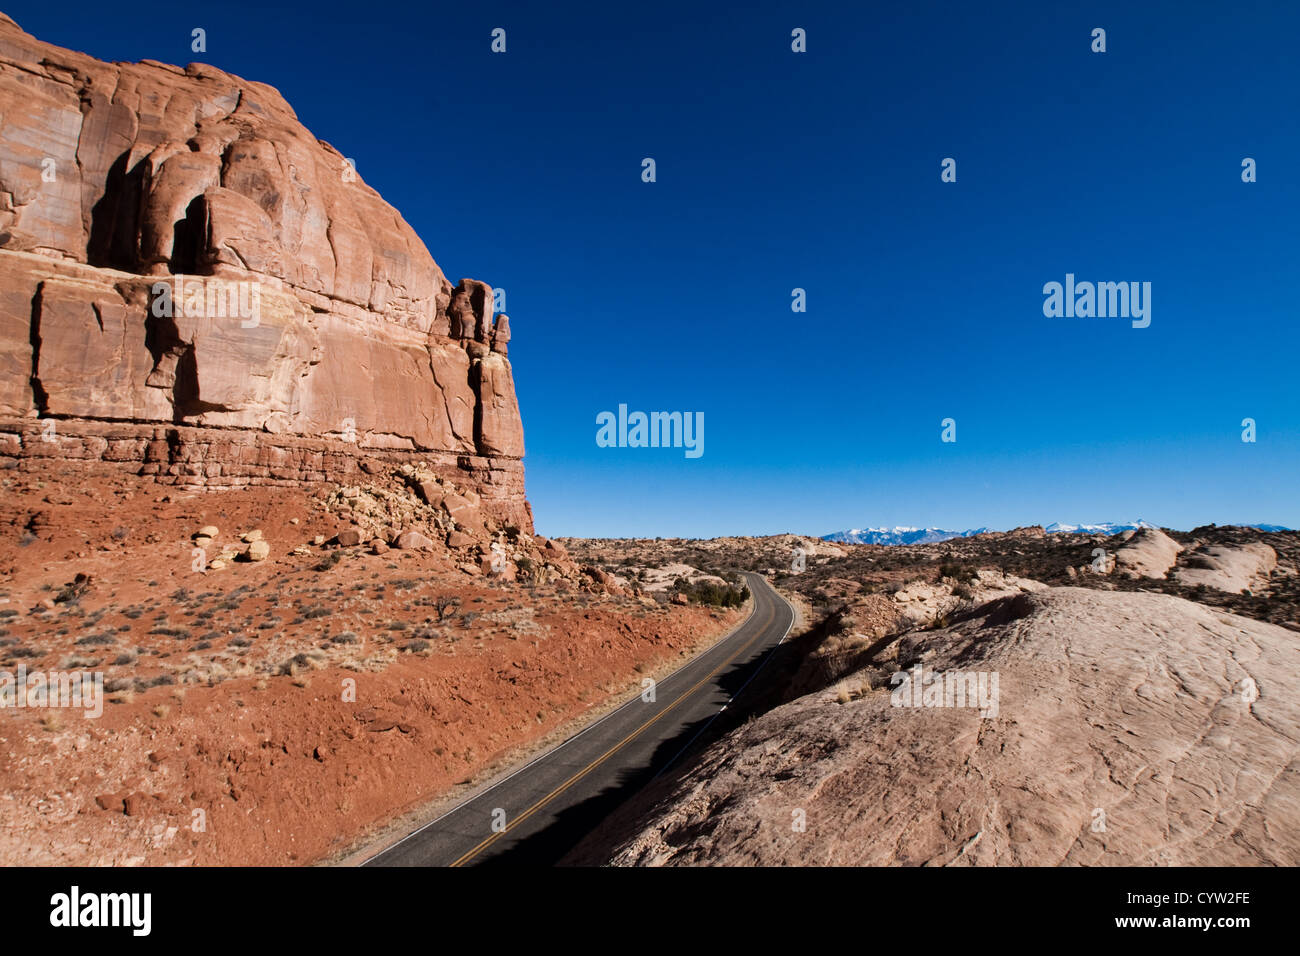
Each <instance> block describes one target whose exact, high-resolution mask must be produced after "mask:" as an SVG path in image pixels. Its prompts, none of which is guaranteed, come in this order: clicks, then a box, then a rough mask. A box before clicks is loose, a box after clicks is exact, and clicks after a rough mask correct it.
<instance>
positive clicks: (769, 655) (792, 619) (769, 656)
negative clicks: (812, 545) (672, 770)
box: [647, 582, 795, 786]
mask: <svg viewBox="0 0 1300 956" xmlns="http://www.w3.org/2000/svg"><path fill="white" fill-rule="evenodd" d="M764 583H766V582H764ZM768 586H769V587H771V585H768ZM772 593H773V594H775V595H776V596H777V598H778V599H779V600H780V601H781V603H782V604H784V605H785V606H786V607H788V608H790V623H789V624H787V625H786V628H785V633H784V634H782V635H781V639H780V640H779V641H777V642H776V643H775V644H773V645H772V649H771V650H770V651H768V652H767V656H766V657H764V658H763V660H762V663H760V664H759V665H758V667H757V668H755V669H754V673H752V674H750V675H749V678H748V679H747V680H746V681H745V683H743V684H741V685H740V688H739V689H738V690H737V691H736V692H735V693H734V694H732V695H731V698H730V699H729V700H728V701H727V702H726V703H725V704H723V705H722V710H719V711H718V712H717V713H716V714H714V715H713V716H712V717H710V718H709V721H708V723H706V724H705V725H704V726H703V727H701V728H700V729H699V730H697V731H696V732H695V736H694V737H692V738H691V739H690V740H688V741H687V742H686V746H685V747H683V748H682V749H681V750H679V751H677V753H675V754H674V755H673V759H672V760H669V761H668V762H667V763H666V764H664V765H663V766H662V767H660V768H659V772H658V773H656V774H655V775H654V776H653V777H651V778H650V783H654V782H655V781H656V780H658V779H659V778H660V777H661V776H663V774H664V772H665V771H666V770H667V769H668V768H669V767H671V766H672V765H673V764H675V763H676V762H677V758H679V757H680V756H681V755H682V754H684V753H686V751H688V750H690V749H691V747H692V745H694V743H695V741H696V740H698V739H699V736H700V734H702V733H704V732H705V731H706V730H708V729H709V727H710V726H712V724H713V722H714V721H715V720H717V719H718V718H719V717H721V716H722V711H723V710H726V709H727V708H728V707H730V706H731V705H732V703H733V702H734V701H735V700H736V698H737V697H739V696H740V695H741V694H742V693H744V690H745V688H746V687H748V686H749V682H750V681H752V680H753V679H754V678H755V677H757V676H758V675H759V673H760V672H761V671H762V670H763V668H764V667H766V666H767V662H768V661H770V660H771V659H772V655H773V654H775V653H776V649H777V648H778V647H780V646H781V645H782V644H784V643H785V639H786V638H787V637H789V636H790V630H791V629H792V628H793V627H794V622H795V613H794V606H793V605H792V604H791V603H790V602H789V601H787V600H786V599H785V598H784V597H782V596H781V592H780V591H778V590H777V589H776V588H772ZM648 785H649V784H647V786H648Z"/></svg>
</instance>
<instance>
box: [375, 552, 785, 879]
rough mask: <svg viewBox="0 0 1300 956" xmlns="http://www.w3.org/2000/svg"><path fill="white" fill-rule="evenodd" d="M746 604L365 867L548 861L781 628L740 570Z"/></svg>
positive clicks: (664, 750) (677, 752) (747, 673)
mask: <svg viewBox="0 0 1300 956" xmlns="http://www.w3.org/2000/svg"><path fill="white" fill-rule="evenodd" d="M745 577H746V579H747V583H748V585H749V590H750V593H751V594H752V595H753V611H752V612H751V614H750V616H749V618H748V619H747V620H746V621H745V622H744V623H743V624H742V625H741V626H740V627H739V628H737V629H736V631H735V632H734V633H732V634H731V635H730V636H728V637H727V638H725V639H724V640H722V641H719V642H718V643H717V644H715V645H714V646H713V647H711V648H709V649H708V650H707V651H705V652H704V653H703V654H700V655H699V656H698V657H696V658H694V659H693V660H691V661H690V662H689V663H687V664H685V665H684V666H683V667H681V668H680V669H679V670H677V671H674V672H673V673H672V674H670V675H669V676H668V677H665V678H664V679H663V680H661V681H659V683H658V685H657V686H656V687H655V688H654V694H653V698H654V699H653V700H647V699H646V697H647V696H649V695H648V694H644V693H643V694H642V695H641V696H638V697H635V698H633V699H632V700H630V701H628V702H627V703H625V704H623V705H622V706H621V707H619V708H617V709H616V710H613V711H611V712H610V713H608V714H606V715H605V716H604V717H602V718H600V719H599V720H597V721H596V722H595V723H593V724H591V725H589V726H588V727H586V728H585V729H584V730H582V731H581V732H579V733H577V734H575V735H574V736H572V737H570V738H569V739H568V740H566V741H564V743H562V744H559V745H558V746H556V747H554V748H552V749H551V750H549V751H547V752H546V753H543V754H542V755H540V756H538V757H536V758H534V759H533V760H531V761H529V762H528V763H526V764H524V765H523V766H522V767H519V768H518V769H516V770H513V771H510V772H507V773H506V774H505V775H504V776H502V777H501V778H500V779H498V780H496V781H494V782H491V783H489V784H487V785H486V786H485V787H484V788H482V789H481V790H479V791H478V792H476V793H475V794H473V795H471V796H469V797H468V798H467V799H466V800H464V801H463V802H462V803H460V804H459V805H457V806H456V807H455V808H454V809H452V810H450V811H448V812H447V813H444V814H443V815H442V816H440V817H438V818H437V819H436V820H433V821H432V822H430V823H427V824H425V825H424V826H422V827H420V828H419V829H417V830H415V831H413V832H412V833H410V834H408V835H407V836H405V837H403V838H402V839H401V840H398V841H397V842H396V843H394V844H393V845H392V846H390V847H388V848H387V849H385V850H383V851H382V852H380V853H378V854H377V855H375V856H374V857H372V858H371V859H369V860H367V861H366V863H365V865H366V866H464V865H472V864H479V863H487V862H500V863H529V864H549V863H554V862H555V861H556V860H558V859H559V858H560V857H561V856H563V854H564V853H565V852H567V851H568V850H569V849H570V848H572V847H573V846H574V845H575V844H577V842H578V841H579V840H581V839H582V837H584V836H585V835H586V834H587V833H589V832H590V831H591V830H592V829H593V828H595V827H596V826H597V825H598V824H599V823H600V822H601V821H602V820H604V819H605V817H607V816H608V815H609V814H610V813H611V812H612V811H613V810H614V809H615V808H616V807H618V806H619V805H620V804H622V803H623V802H624V801H625V800H627V799H628V798H629V797H631V796H632V794H634V793H635V792H636V791H638V790H640V789H641V787H643V786H644V785H645V784H646V783H647V782H649V781H650V780H651V779H652V778H653V777H655V776H656V775H657V774H660V773H662V772H663V771H664V770H666V769H667V768H668V767H669V766H671V765H672V764H673V763H674V762H675V761H676V760H677V759H678V758H680V757H681V756H682V755H683V754H684V753H685V752H686V750H688V749H689V748H690V746H691V745H692V744H693V743H694V742H695V740H696V738H697V737H698V736H699V735H700V734H701V733H702V732H703V731H704V730H705V729H706V728H707V727H708V726H709V724H710V723H712V721H713V720H714V718H716V717H717V716H718V715H719V714H720V713H721V712H722V711H723V709H724V708H725V707H726V706H727V705H728V704H729V703H730V702H731V701H732V700H733V699H734V698H735V697H736V696H737V695H738V694H739V693H740V692H741V691H742V690H743V689H744V688H745V686H747V685H748V683H749V681H750V680H752V679H753V677H754V676H755V674H757V672H758V671H759V670H760V669H761V668H762V666H763V664H764V663H765V662H766V660H767V657H768V655H769V654H770V653H771V652H772V650H773V649H774V648H775V647H776V646H777V645H778V644H780V643H781V642H782V641H784V640H785V638H786V637H787V636H788V635H789V633H790V628H791V626H792V625H793V623H794V611H793V609H792V608H791V607H790V605H789V604H788V603H786V601H785V599H784V598H782V597H781V596H780V595H779V594H777V593H776V592H775V591H774V590H773V589H772V588H771V586H770V585H768V583H767V581H765V580H764V579H763V578H762V577H761V576H760V575H757V574H746V575H745Z"/></svg>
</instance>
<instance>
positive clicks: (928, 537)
mask: <svg viewBox="0 0 1300 956" xmlns="http://www.w3.org/2000/svg"><path fill="white" fill-rule="evenodd" d="M1154 527H1155V525H1153V524H1150V523H1149V522H1146V521H1142V520H1138V521H1132V522H1103V523H1101V524H1061V523H1059V522H1056V523H1053V524H1049V525H1048V526H1047V527H1046V528H1045V529H1044V530H1046V531H1047V533H1048V534H1103V535H1112V534H1119V533H1120V532H1122V531H1136V530H1137V529H1139V528H1154ZM991 530H993V529H991V528H968V529H966V530H965V531H948V530H945V529H944V528H909V527H902V526H900V527H897V528H853V529H852V530H850V531H834V532H831V533H830V534H824V535H822V540H823V541H837V542H840V543H842V544H933V543H934V542H936V541H951V540H952V539H953V538H969V537H972V536H974V535H977V534H983V533H984V532H986V531H991Z"/></svg>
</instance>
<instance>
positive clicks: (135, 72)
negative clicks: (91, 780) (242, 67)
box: [0, 14, 532, 530]
mask: <svg viewBox="0 0 1300 956" xmlns="http://www.w3.org/2000/svg"><path fill="white" fill-rule="evenodd" d="M509 340H510V326H509V320H508V319H507V317H506V316H504V315H499V316H496V315H494V313H493V296H492V289H491V287H490V286H488V285H487V284H485V283H483V282H478V281H474V280H469V279H464V280H461V282H460V283H459V284H458V285H456V286H452V284H451V283H450V282H449V281H448V280H447V278H446V277H445V276H444V275H443V273H442V270H441V269H439V268H438V265H437V263H435V262H434V260H433V258H432V257H431V256H430V255H429V252H428V250H427V249H425V247H424V245H423V243H422V242H421V241H420V239H419V237H418V236H417V235H416V234H415V232H414V231H413V230H412V229H411V227H410V226H409V225H407V223H406V222H405V221H403V219H402V217H401V216H400V215H399V214H398V213H397V211H396V210H394V209H393V208H392V207H391V206H389V205H388V204H387V203H385V202H384V201H383V199H381V198H380V196H379V195H378V194H377V193H376V192H375V191H374V190H373V189H371V188H369V187H368V186H366V185H365V184H364V183H363V182H362V181H361V179H360V177H359V176H358V175H357V174H356V172H355V170H354V169H353V167H352V166H351V165H350V164H349V163H348V162H347V161H346V160H345V159H344V157H343V156H342V155H341V154H340V153H339V152H338V151H337V150H335V149H334V148H333V147H331V146H330V145H329V144H327V143H324V142H322V141H320V140H317V139H316V138H315V137H314V136H313V135H312V134H311V133H310V132H309V131H308V130H306V129H305V128H304V127H303V126H302V125H301V124H300V123H299V122H298V120H297V117H296V116H295V115H294V113H293V110H292V109H291V108H290V107H289V105H288V104H287V103H286V102H285V101H284V99H283V98H282V97H281V96H280V94H279V93H277V92H276V91H275V90H274V89H272V88H271V87H269V86H266V85H264V84H261V83H255V82H250V81H247V80H243V79H240V78H238V77H235V76H232V75H230V74H227V73H224V72H222V71H220V70H217V69H215V68H213V67H209V66H204V65H200V64H191V65H190V66H188V67H186V68H185V69H181V68H179V67H175V66H168V65H166V64H162V63H157V62H153V61H148V60H146V61H144V62H141V63H135V64H133V63H114V64H109V63H104V62H101V61H99V60H95V59H93V58H91V57H88V56H84V55H82V54H78V53H74V52H71V51H67V50H63V49H60V48H58V47H54V46H51V45H49V44H45V43H41V42H39V41H38V40H36V39H34V38H32V37H30V36H28V35H27V34H25V33H24V32H22V31H21V30H20V29H19V28H18V27H17V26H16V25H15V24H14V23H13V21H11V20H9V19H8V18H7V17H5V16H4V15H3V14H0V455H8V456H12V457H18V458H19V459H21V460H22V462H23V466H24V467H34V466H36V465H37V464H38V463H39V459H40V458H43V457H49V456H55V457H62V458H67V457H75V458H85V459H88V460H95V461H104V462H114V463H118V464H120V465H122V466H124V467H137V468H138V469H139V470H140V471H141V472H142V473H145V474H152V475H156V476H157V477H159V478H160V479H161V480H164V481H168V482H171V483H176V484H183V485H192V486H206V487H223V488H228V487H237V486H241V485H247V484H265V483H297V482H306V481H318V480H326V479H330V480H347V479H349V478H351V477H354V475H355V473H356V472H357V471H358V469H359V468H360V467H361V466H362V465H363V464H365V462H366V460H367V459H372V460H373V459H380V460H386V461H408V460H409V461H420V462H427V463H429V464H430V465H431V466H432V467H433V468H434V469H435V470H436V471H438V472H440V473H444V474H445V475H446V476H447V477H449V478H451V479H453V480H456V481H458V482H460V483H461V484H464V483H465V482H466V479H467V478H468V480H469V483H470V484H471V485H473V486H474V487H475V488H476V489H477V490H478V493H479V494H480V495H481V497H482V500H483V507H484V508H485V510H486V511H487V512H488V513H489V514H491V515H493V516H494V517H495V518H496V519H497V520H500V521H503V522H504V521H508V522H510V523H513V524H516V525H519V526H521V527H523V528H524V529H525V530H531V527H532V520H531V514H530V513H529V510H528V505H527V503H526V501H525V500H524V494H523V465H522V462H521V460H520V459H521V458H522V457H523V453H524V447H523V430H522V426H521V423H520V417H519V408H518V403H517V401H516V398H515V391H514V382H513V378H512V372H511V367H510V362H509V359H508V358H507V346H508V342H509Z"/></svg>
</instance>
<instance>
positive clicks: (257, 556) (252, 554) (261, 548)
mask: <svg viewBox="0 0 1300 956" xmlns="http://www.w3.org/2000/svg"><path fill="white" fill-rule="evenodd" d="M270 553H271V545H270V544H269V543H268V542H266V541H263V540H262V539H261V538H258V539H257V540H256V541H250V542H249V543H248V549H247V550H246V551H244V554H245V556H246V557H247V558H248V560H249V561H265V560H266V558H267V556H268V555H269V554H270Z"/></svg>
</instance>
